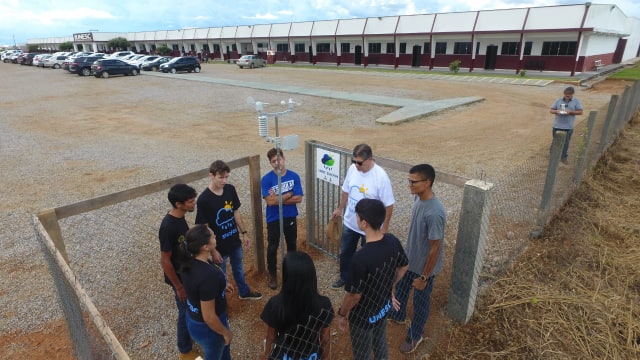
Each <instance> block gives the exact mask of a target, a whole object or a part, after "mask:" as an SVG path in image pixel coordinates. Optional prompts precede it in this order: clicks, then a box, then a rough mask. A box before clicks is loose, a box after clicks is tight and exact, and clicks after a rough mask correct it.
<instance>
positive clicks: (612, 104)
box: [593, 94, 620, 162]
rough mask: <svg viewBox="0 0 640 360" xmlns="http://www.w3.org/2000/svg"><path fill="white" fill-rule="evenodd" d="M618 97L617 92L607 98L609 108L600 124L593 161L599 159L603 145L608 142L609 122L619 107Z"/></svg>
mask: <svg viewBox="0 0 640 360" xmlns="http://www.w3.org/2000/svg"><path fill="white" fill-rule="evenodd" d="M619 101H620V99H619V97H618V95H617V94H614V95H611V100H609V108H608V109H607V115H606V117H605V120H604V124H603V125H602V132H601V133H600V143H599V144H598V150H596V154H595V159H593V160H594V162H595V161H597V160H599V159H600V157H601V156H602V153H603V152H604V148H605V146H607V143H608V142H609V129H610V128H611V122H612V121H613V115H614V114H615V112H616V109H617V108H619V107H620V106H619Z"/></svg>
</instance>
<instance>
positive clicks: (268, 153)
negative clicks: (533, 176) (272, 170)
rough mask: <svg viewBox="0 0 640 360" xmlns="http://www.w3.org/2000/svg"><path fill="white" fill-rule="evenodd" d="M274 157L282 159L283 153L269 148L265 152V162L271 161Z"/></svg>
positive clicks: (280, 150) (278, 149)
mask: <svg viewBox="0 0 640 360" xmlns="http://www.w3.org/2000/svg"><path fill="white" fill-rule="evenodd" d="M276 155H280V157H281V158H283V157H284V153H283V152H282V149H280V148H277V149H276V148H271V149H270V150H269V151H267V160H269V161H271V158H273V157H274V156H276Z"/></svg>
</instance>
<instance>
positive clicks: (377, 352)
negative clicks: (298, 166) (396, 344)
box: [349, 319, 389, 360]
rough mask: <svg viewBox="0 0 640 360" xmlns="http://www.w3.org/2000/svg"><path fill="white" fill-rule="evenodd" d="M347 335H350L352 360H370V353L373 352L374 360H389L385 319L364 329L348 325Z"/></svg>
mask: <svg viewBox="0 0 640 360" xmlns="http://www.w3.org/2000/svg"><path fill="white" fill-rule="evenodd" d="M349 334H350V335H351V350H352V351H353V359H354V360H371V351H373V359H374V360H386V359H389V348H388V346H387V321H386V320H385V319H381V320H379V321H378V322H377V323H375V324H373V325H372V326H370V327H365V328H361V327H357V326H352V325H351V324H349Z"/></svg>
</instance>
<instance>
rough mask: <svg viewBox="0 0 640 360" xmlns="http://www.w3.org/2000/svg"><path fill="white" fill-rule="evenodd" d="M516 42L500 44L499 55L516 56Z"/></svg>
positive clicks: (517, 47)
mask: <svg viewBox="0 0 640 360" xmlns="http://www.w3.org/2000/svg"><path fill="white" fill-rule="evenodd" d="M518 49H519V46H518V42H516V41H511V42H508V41H504V42H503V43H502V49H501V50H500V55H518Z"/></svg>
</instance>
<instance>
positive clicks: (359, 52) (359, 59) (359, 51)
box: [353, 45, 362, 65]
mask: <svg viewBox="0 0 640 360" xmlns="http://www.w3.org/2000/svg"><path fill="white" fill-rule="evenodd" d="M353 64H354V65H361V64H362V46H360V45H356V48H355V57H354V60H353Z"/></svg>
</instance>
